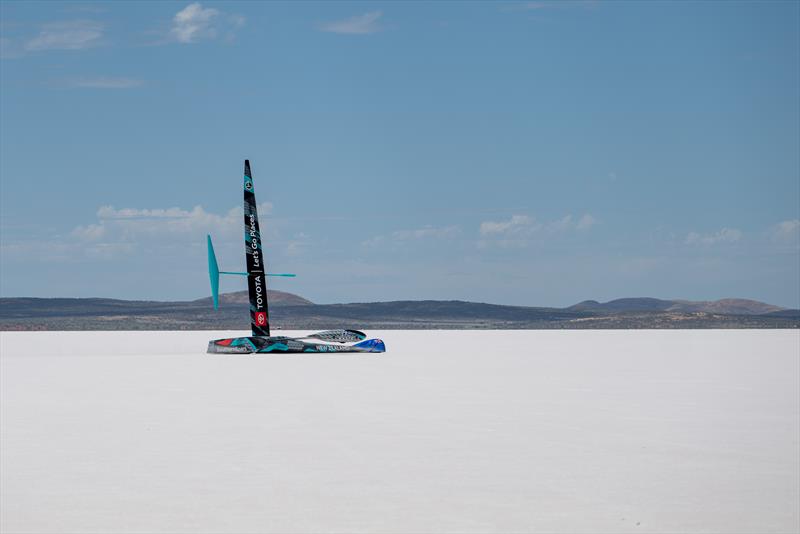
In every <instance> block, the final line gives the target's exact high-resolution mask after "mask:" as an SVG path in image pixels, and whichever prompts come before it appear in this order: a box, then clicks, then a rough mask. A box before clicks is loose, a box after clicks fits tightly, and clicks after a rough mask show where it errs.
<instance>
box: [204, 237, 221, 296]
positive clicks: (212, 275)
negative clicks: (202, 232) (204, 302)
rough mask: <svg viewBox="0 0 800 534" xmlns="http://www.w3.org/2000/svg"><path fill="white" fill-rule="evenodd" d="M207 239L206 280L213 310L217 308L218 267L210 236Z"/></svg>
mask: <svg viewBox="0 0 800 534" xmlns="http://www.w3.org/2000/svg"><path fill="white" fill-rule="evenodd" d="M206 237H207V238H208V278H209V280H210V281H211V299H212V300H213V301H214V309H215V310H216V309H218V308H219V266H218V265H217V256H216V254H214V245H212V244H211V236H210V235H209V236H206Z"/></svg>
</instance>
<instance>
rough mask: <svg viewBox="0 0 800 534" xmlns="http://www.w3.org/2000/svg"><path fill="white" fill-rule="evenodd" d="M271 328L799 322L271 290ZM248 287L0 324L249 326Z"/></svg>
mask: <svg viewBox="0 0 800 534" xmlns="http://www.w3.org/2000/svg"><path fill="white" fill-rule="evenodd" d="M269 299H270V301H269V302H270V315H271V322H272V325H273V327H274V328H284V329H311V328H313V329H324V328H361V329H366V328H373V329H374V328H383V329H426V328H455V329H459V328H483V329H526V328H535V329H560V328H569V329H579V328H580V329H587V328H588V329H592V328H595V329H617V328H800V310H786V309H783V308H780V307H778V306H772V305H770V304H765V303H763V302H757V301H753V300H746V299H724V300H718V301H713V302H694V301H683V300H661V299H654V298H624V299H617V300H612V301H610V302H606V303H600V302H597V301H593V300H587V301H584V302H581V303H579V304H575V305H573V306H569V307H567V308H538V307H528V306H502V305H497V304H484V303H479V302H464V301H458V300H452V301H440V300H421V301H393V302H365V303H350V304H314V303H313V302H311V301H309V300H306V299H304V298H302V297H300V296H298V295H294V294H292V293H285V292H282V291H272V290H270V291H269ZM247 309H248V302H247V293H246V292H244V291H241V292H237V293H227V294H223V295H220V309H219V310H214V309H212V307H211V299H210V298H204V299H199V300H194V301H188V302H156V301H132V300H116V299H103V298H86V299H75V298H0V330H204V329H206V330H217V329H220V330H229V329H236V330H247V329H248V328H249V324H248V319H247Z"/></svg>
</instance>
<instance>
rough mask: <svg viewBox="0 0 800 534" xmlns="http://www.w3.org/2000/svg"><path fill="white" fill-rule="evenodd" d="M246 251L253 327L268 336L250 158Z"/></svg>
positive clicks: (246, 164) (246, 168)
mask: <svg viewBox="0 0 800 534" xmlns="http://www.w3.org/2000/svg"><path fill="white" fill-rule="evenodd" d="M244 250H245V259H246V261H247V290H248V293H249V295H250V328H251V330H252V331H253V335H254V336H269V309H268V306H267V277H266V276H265V273H266V266H265V265H264V254H263V252H262V250H261V231H260V230H259V229H258V210H257V208H256V195H255V188H254V187H253V177H252V174H251V173H250V160H244Z"/></svg>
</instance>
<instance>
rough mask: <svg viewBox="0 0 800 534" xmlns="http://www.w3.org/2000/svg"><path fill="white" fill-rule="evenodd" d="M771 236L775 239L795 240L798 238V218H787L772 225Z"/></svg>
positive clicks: (799, 221)
mask: <svg viewBox="0 0 800 534" xmlns="http://www.w3.org/2000/svg"><path fill="white" fill-rule="evenodd" d="M771 234H772V238H773V239H774V240H776V241H797V240H798V239H800V219H789V220H786V221H783V222H779V223H778V224H776V225H775V226H773V227H772V230H771Z"/></svg>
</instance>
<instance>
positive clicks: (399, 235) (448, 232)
mask: <svg viewBox="0 0 800 534" xmlns="http://www.w3.org/2000/svg"><path fill="white" fill-rule="evenodd" d="M458 232H459V228H458V227H457V226H444V227H440V228H436V227H433V226H425V227H424V228H420V229H418V230H398V231H396V232H393V233H392V237H393V238H394V239H397V240H399V241H407V240H410V239H425V238H429V237H430V238H448V237H453V236H455V235H457V234H458Z"/></svg>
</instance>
